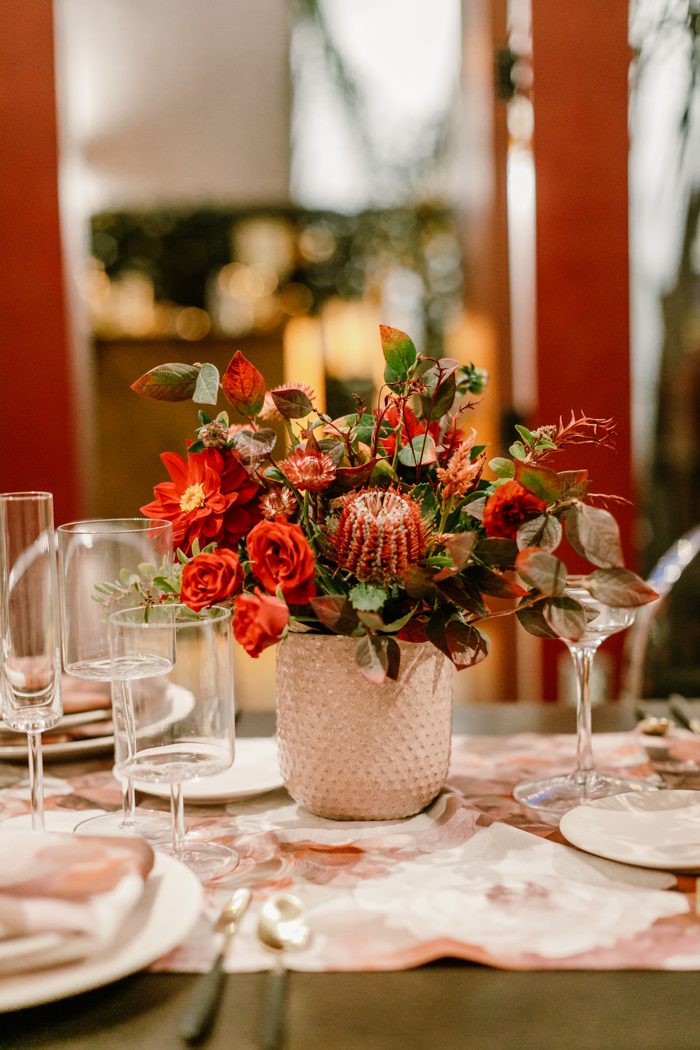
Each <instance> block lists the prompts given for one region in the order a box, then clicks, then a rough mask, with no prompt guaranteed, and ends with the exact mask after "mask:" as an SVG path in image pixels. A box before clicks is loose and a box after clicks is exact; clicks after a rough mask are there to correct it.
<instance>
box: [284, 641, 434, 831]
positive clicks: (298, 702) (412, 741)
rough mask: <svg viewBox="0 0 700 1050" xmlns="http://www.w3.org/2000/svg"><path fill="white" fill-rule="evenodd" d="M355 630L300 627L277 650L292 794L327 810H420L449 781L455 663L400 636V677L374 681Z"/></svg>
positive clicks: (376, 815)
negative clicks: (360, 658)
mask: <svg viewBox="0 0 700 1050" xmlns="http://www.w3.org/2000/svg"><path fill="white" fill-rule="evenodd" d="M356 644H357V641H356V639H354V638H345V637H342V636H339V635H336V636H333V637H329V636H328V635H318V634H290V635H289V636H288V637H287V640H286V641H285V642H284V643H283V644H282V645H280V647H279V650H278V654H277V740H278V744H279V759H280V769H281V772H282V776H283V778H284V783H285V786H286V788H287V790H288V791H289V793H290V795H292V797H293V798H294V799H296V801H297V802H300V803H301V805H303V806H304V807H305V809H307V810H309V812H311V813H315V814H316V815H317V816H319V817H332V818H333V819H335V820H391V819H396V818H398V817H409V816H411V815H412V814H414V813H419V812H420V810H422V809H424V808H425V806H427V805H428V803H429V802H431V801H432V799H434V798H435V796H436V795H437V793H438V792H439V791H440V788H441V787H442V785H443V784H444V783H445V779H446V777H447V768H448V765H449V761H450V742H451V732H452V665H451V664H450V663H449V661H448V660H446V659H445V657H444V656H443V655H442V653H440V652H438V650H437V649H435V647H434V646H432V645H429V644H422V645H419V644H416V643H415V642H399V645H400V646H401V669H400V674H399V680H398V682H392V681H388V680H387V681H386V682H384V683H383V684H382V685H373V684H372V683H371V682H368V681H367V679H366V678H364V677H363V675H361V674H360V672H359V671H358V669H357V667H356V665H355V659H354V654H355V646H356Z"/></svg>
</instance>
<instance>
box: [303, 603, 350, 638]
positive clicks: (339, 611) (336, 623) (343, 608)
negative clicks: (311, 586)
mask: <svg viewBox="0 0 700 1050" xmlns="http://www.w3.org/2000/svg"><path fill="white" fill-rule="evenodd" d="M311 608H312V609H313V611H314V612H315V613H316V615H317V616H318V618H319V620H320V621H321V623H322V624H323V625H324V627H327V628H328V629H329V630H331V631H334V632H335V634H346V635H350V634H352V632H353V631H354V630H355V628H356V627H357V626H358V624H359V622H360V621H359V620H358V618H357V613H356V612H355V610H354V609H353V607H352V605H351V604H350V602H349V601H348V599H347V598H346V597H345V595H344V594H323V595H321V596H320V597H318V598H312V599H311Z"/></svg>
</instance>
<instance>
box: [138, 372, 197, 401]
mask: <svg viewBox="0 0 700 1050" xmlns="http://www.w3.org/2000/svg"><path fill="white" fill-rule="evenodd" d="M198 376H199V368H198V367H197V366H196V365H182V364H179V363H175V364H168V365H157V366H156V367H155V368H152V369H151V371H150V372H146V374H145V375H143V376H141V378H140V379H137V380H136V382H135V383H132V384H131V389H132V390H135V391H136V393H137V394H141V395H142V396H143V397H149V398H150V399H151V400H152V401H189V399H190V398H191V397H192V395H193V394H194V392H195V389H196V386H197V377H198Z"/></svg>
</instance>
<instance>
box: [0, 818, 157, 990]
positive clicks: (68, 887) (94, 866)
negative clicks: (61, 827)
mask: <svg viewBox="0 0 700 1050" xmlns="http://www.w3.org/2000/svg"><path fill="white" fill-rule="evenodd" d="M153 863H154V855H153V850H152V849H151V848H150V846H149V845H148V844H147V843H146V842H144V841H143V840H142V839H137V838H124V839H121V838H96V837H93V836H88V835H84V836H83V835H67V834H61V833H58V832H32V831H0V974H2V973H5V974H7V973H17V972H20V971H23V970H34V969H40V968H43V967H46V966H55V965H56V964H58V963H65V962H69V961H71V960H74V959H80V958H84V957H85V956H88V955H92V954H93V953H95V952H97V951H99V950H101V949H103V948H105V947H107V946H108V945H109V944H110V943H111V941H112V940H113V939H114V937H115V936H116V934H117V932H118V931H119V929H120V927H121V925H122V923H123V921H124V919H125V918H126V916H127V915H128V914H129V912H130V911H131V910H132V908H133V907H134V906H135V905H136V903H137V902H138V900H139V899H140V897H141V895H142V893H143V889H144V885H145V880H146V877H147V875H148V873H149V872H150V871H151V869H152V867H153Z"/></svg>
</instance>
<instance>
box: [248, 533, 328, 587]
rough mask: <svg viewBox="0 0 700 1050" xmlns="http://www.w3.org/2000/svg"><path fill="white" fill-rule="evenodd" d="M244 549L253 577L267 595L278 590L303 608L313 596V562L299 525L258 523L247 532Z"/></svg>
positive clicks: (314, 563)
mask: <svg viewBox="0 0 700 1050" xmlns="http://www.w3.org/2000/svg"><path fill="white" fill-rule="evenodd" d="M246 547H247V548H248V554H249V555H250V560H251V562H252V567H253V573H254V574H255V575H256V576H257V578H258V579H259V580H260V582H261V583H262V585H263V587H264V588H265V590H266V591H267V593H268V594H275V593H276V591H277V588H278V587H279V588H280V589H281V591H282V594H283V595H284V597H285V599H286V600H287V601H288V602H291V603H292V604H294V605H306V604H307V602H308V601H309V599H310V598H313V597H314V596H315V594H316V588H315V587H314V574H315V572H316V562H315V561H314V555H313V551H312V550H311V547H309V544H308V543H307V540H306V536H305V535H304V533H303V532H302V530H301V528H300V527H299V525H290V524H289V522H286V521H261V522H260V524H259V525H256V526H255V528H254V529H251V530H250V532H249V534H248V538H247V540H246Z"/></svg>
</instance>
